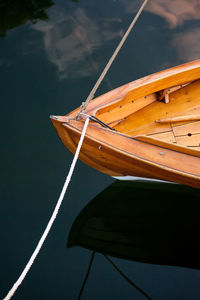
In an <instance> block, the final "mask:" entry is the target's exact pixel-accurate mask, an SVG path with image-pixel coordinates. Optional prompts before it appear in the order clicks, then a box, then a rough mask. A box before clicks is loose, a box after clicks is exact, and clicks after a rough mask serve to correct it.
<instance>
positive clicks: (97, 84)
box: [78, 0, 148, 119]
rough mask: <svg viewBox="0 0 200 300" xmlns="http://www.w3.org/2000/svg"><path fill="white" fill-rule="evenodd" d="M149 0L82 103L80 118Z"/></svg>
mask: <svg viewBox="0 0 200 300" xmlns="http://www.w3.org/2000/svg"><path fill="white" fill-rule="evenodd" d="M147 2H148V0H145V1H144V2H143V4H142V5H141V7H140V9H139V10H138V12H137V14H136V15H135V17H134V19H133V21H132V22H131V24H130V26H129V27H128V29H127V31H126V32H125V34H124V36H123V37H122V39H121V41H120V43H119V44H118V46H117V48H116V49H115V51H114V52H113V55H112V56H111V58H110V59H109V61H108V63H107V65H106V66H105V68H104V70H103V72H102V73H101V75H100V77H99V79H98V80H97V82H96V83H95V85H94V87H93V89H92V90H91V92H90V94H89V95H88V97H87V99H86V100H85V102H83V103H82V105H81V109H80V112H79V114H78V119H81V113H84V111H85V110H86V107H87V106H88V104H89V102H90V101H91V100H92V99H93V97H94V94H95V93H96V90H97V89H98V87H99V86H100V84H101V82H102V80H103V79H104V77H105V75H106V73H107V72H108V70H109V69H110V67H111V65H112V63H113V61H114V60H115V58H116V56H117V54H118V53H119V51H120V49H121V48H122V46H123V44H124V43H125V41H126V39H127V37H128V35H129V33H130V32H131V30H132V28H133V26H134V25H135V23H136V21H137V20H138V18H139V16H140V15H141V13H142V11H143V9H144V7H145V5H146V4H147Z"/></svg>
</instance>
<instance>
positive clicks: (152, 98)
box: [51, 60, 200, 188]
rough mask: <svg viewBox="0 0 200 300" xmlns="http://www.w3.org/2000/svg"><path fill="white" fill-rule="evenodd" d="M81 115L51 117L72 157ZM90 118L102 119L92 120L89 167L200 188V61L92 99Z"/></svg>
mask: <svg viewBox="0 0 200 300" xmlns="http://www.w3.org/2000/svg"><path fill="white" fill-rule="evenodd" d="M79 111H80V109H79V108H78V109H76V110H74V111H73V112H71V113H69V114H67V115H66V116H51V119H52V122H53V125H54V126H55V128H56V130H57V132H58V135H59V136H60V138H61V140H62V141H63V143H64V145H65V146H66V147H67V148H68V149H69V150H70V151H71V152H72V153H74V152H75V150H76V147H77V144H78V141H79V138H80V134H81V132H82V129H83V126H84V121H85V120H84V117H83V116H82V118H81V119H80V120H79V119H77V115H78V112H79ZM85 114H86V115H89V116H95V117H96V118H97V119H96V120H97V121H98V122H96V120H95V119H94V118H93V120H91V121H90V123H89V126H88V129H87V133H86V136H85V140H84V143H83V146H82V149H81V153H80V159H81V160H82V161H83V162H85V163H86V164H88V165H89V166H91V167H93V168H95V169H97V170H99V171H101V172H103V173H106V174H108V175H111V176H115V177H121V176H138V177H146V178H155V179H161V180H166V181H172V182H177V183H181V184H186V185H190V186H193V187H196V188H200V60H196V61H193V62H190V63H186V64H183V65H180V66H177V67H174V68H171V69H168V70H164V71H161V72H159V73H155V74H152V75H149V76H146V77H144V78H142V79H139V80H135V81H133V82H130V83H128V84H125V85H123V86H121V87H119V88H116V89H114V90H112V91H110V92H108V93H106V94H104V95H102V96H100V97H97V98H96V99H94V100H93V101H91V102H90V104H89V105H88V107H87V109H86V111H85ZM101 122H102V123H101ZM102 124H103V125H104V124H106V125H108V126H109V128H108V127H103V126H102Z"/></svg>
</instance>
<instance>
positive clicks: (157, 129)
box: [125, 123, 171, 137]
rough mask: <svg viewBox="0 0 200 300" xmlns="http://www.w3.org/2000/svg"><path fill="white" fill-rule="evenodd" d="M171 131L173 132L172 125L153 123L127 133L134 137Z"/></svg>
mask: <svg viewBox="0 0 200 300" xmlns="http://www.w3.org/2000/svg"><path fill="white" fill-rule="evenodd" d="M170 130H171V126H170V124H157V123H151V124H146V125H144V126H141V127H138V128H135V129H134V130H130V131H127V132H125V133H126V134H128V135H130V136H132V137H134V136H136V135H142V134H143V135H145V134H149V132H151V134H155V133H162V132H167V131H170Z"/></svg>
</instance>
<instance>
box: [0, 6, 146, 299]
mask: <svg viewBox="0 0 200 300" xmlns="http://www.w3.org/2000/svg"><path fill="white" fill-rule="evenodd" d="M147 2H148V0H145V1H144V2H143V4H142V6H141V7H140V9H139V11H138V12H137V14H136V16H135V17H134V19H133V21H132V22H131V24H130V26H129V28H128V30H127V31H126V33H125V34H124V36H123V38H122V39H121V41H120V43H119V45H118V46H117V48H116V50H115V51H114V53H113V55H112V56H111V58H110V60H109V61H108V63H107V65H106V67H105V68H104V70H103V72H102V74H101V75H100V77H99V79H98V80H97V82H96V84H95V85H94V87H93V89H92V90H91V92H90V94H89V96H88V97H87V99H86V101H85V102H84V103H82V105H81V110H80V112H79V114H78V118H81V117H80V116H81V115H80V113H83V112H84V111H85V109H86V107H87V105H88V104H89V102H90V100H91V99H92V98H93V96H94V94H95V92H96V90H97V88H98V87H99V85H100V84H101V82H102V80H103V78H104V77H105V75H106V73H107V72H108V70H109V68H110V67H111V65H112V63H113V61H114V59H115V58H116V56H117V54H118V52H119V50H120V49H121V48H122V46H123V44H124V42H125V41H126V39H127V37H128V35H129V33H130V32H131V30H132V28H133V26H134V24H135V23H136V21H137V19H138V18H139V16H140V14H141V13H142V11H143V9H144V7H145V5H146V4H147ZM88 124H89V117H87V118H86V120H85V124H84V127H83V131H82V134H81V137H80V141H79V143H78V146H77V149H76V153H75V155H74V159H73V161H72V164H71V167H70V170H69V173H68V175H67V177H66V179H65V183H64V185H63V188H62V191H61V193H60V196H59V199H58V201H57V204H56V207H55V209H54V211H53V214H52V216H51V218H50V220H49V222H48V224H47V227H46V229H45V231H44V233H43V235H42V237H41V238H40V240H39V242H38V244H37V246H36V248H35V250H34V252H33V254H32V255H31V257H30V259H29V261H28V263H27V265H26V266H25V268H24V270H23V271H22V273H21V275H20V276H19V278H18V280H17V281H16V282H15V283H14V285H13V286H12V288H11V289H10V291H9V292H8V294H7V295H6V297H5V298H3V300H10V299H11V298H12V296H13V295H14V293H15V292H16V290H17V289H18V287H19V286H20V284H21V283H22V281H23V280H24V278H25V277H26V275H27V273H28V271H29V270H30V268H31V266H32V264H33V263H34V261H35V259H36V257H37V255H38V253H39V252H40V249H41V248H42V245H43V243H44V241H45V239H46V237H47V235H48V233H49V231H50V230H51V227H52V225H53V222H54V221H55V219H56V216H57V214H58V211H59V209H60V206H61V204H62V201H63V199H64V196H65V193H66V190H67V188H68V185H69V182H70V180H71V177H72V175H73V171H74V168H75V165H76V162H77V160H78V156H79V153H80V149H81V146H82V143H83V140H84V137H85V133H86V130H87V127H88Z"/></svg>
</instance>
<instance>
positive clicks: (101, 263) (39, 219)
mask: <svg viewBox="0 0 200 300" xmlns="http://www.w3.org/2000/svg"><path fill="white" fill-rule="evenodd" d="M141 3H142V1H141V0H140V1H139V0H134V1H133V0H101V1H97V0H84V1H83V0H80V1H70V0H65V1H64V0H59V1H55V3H54V2H53V1H50V0H43V1H28V0H27V1H25V0H24V1H15V2H9V1H5V0H2V1H1V2H0V96H1V124H2V126H1V130H2V134H1V158H2V161H1V191H0V192H1V201H0V237H1V247H0V297H1V298H3V297H4V296H5V295H6V294H7V292H8V290H9V289H10V288H11V286H12V285H13V283H14V282H15V281H16V279H17V278H18V276H19V275H20V273H21V271H22V269H23V268H24V266H25V264H26V263H27V261H28V259H29V257H30V255H31V254H32V251H33V249H34V248H35V246H36V244H37V242H38V240H39V238H40V236H41V234H42V233H43V230H44V228H45V226H46V224H47V222H48V220H49V218H50V215H51V213H52V210H53V208H54V206H55V204H56V201H57V198H58V196H59V193H60V190H61V188H62V185H63V182H64V178H65V176H66V174H67V173H68V169H69V166H70V164H71V161H72V158H73V156H72V154H71V153H69V152H68V151H67V150H66V149H65V147H64V146H63V145H62V143H61V141H60V140H59V139H58V137H57V134H56V132H55V130H54V128H53V126H52V125H51V122H50V120H49V115H50V114H55V115H56V114H61V115H62V114H65V113H67V112H69V111H71V110H72V109H74V108H76V107H77V106H79V105H80V104H81V102H82V101H84V100H85V98H86V97H87V95H88V94H89V92H90V90H91V88H92V86H93V84H94V83H95V81H96V80H97V78H98V76H99V74H100V72H101V71H102V69H103V67H104V65H105V64H106V62H107V60H108V58H109V57H110V56H111V54H112V52H113V50H114V48H115V47H116V45H117V44H118V42H119V40H120V38H121V37H122V35H123V33H124V32H125V30H126V28H127V27H128V25H129V23H130V21H131V20H132V18H133V16H134V14H135V13H136V11H137V10H138V8H139V6H140V5H141ZM199 16H200V1H197V0H174V1H167V0H155V1H151V0H149V4H148V5H147V7H146V9H145V11H144V12H143V14H142V15H141V17H140V19H139V21H138V22H137V24H136V26H135V30H134V32H132V34H131V35H130V37H129V38H128V40H127V42H126V44H125V46H124V47H123V49H122V50H121V52H120V54H119V56H118V57H117V59H116V61H115V62H114V64H113V66H112V68H111V70H110V71H109V73H108V75H107V77H106V79H105V80H104V81H103V83H102V85H101V87H100V88H99V90H98V92H97V94H102V93H105V92H107V91H108V90H110V89H113V88H115V87H117V86H119V85H122V84H124V83H126V82H128V81H132V80H134V79H137V78H140V77H141V76H145V75H147V74H150V73H153V72H156V71H160V70H161V69H164V68H168V67H172V66H174V65H178V64H181V63H184V62H186V61H190V60H194V59H198V58H199V49H200V17H199ZM113 182H114V180H113V179H112V178H110V177H108V176H106V175H103V174H101V173H99V172H97V171H95V170H93V169H91V168H90V167H88V166H86V165H84V164H83V163H81V162H79V163H78V164H77V167H76V170H75V173H74V176H73V179H72V182H71V184H70V187H69V189H68V191H67V194H66V196H65V200H64V203H63V204H62V207H61V211H60V213H59V215H58V217H57V219H56V221H55V224H54V226H53V228H52V230H51V232H50V234H49V236H48V238H47V240H46V242H45V244H44V246H43V248H42V250H41V252H40V254H39V256H38V258H37V260H36V261H35V263H34V265H33V267H32V268H31V270H30V272H29V273H28V275H27V277H26V279H25V280H24V282H23V284H22V285H21V286H20V288H19V289H18V291H17V292H16V294H15V296H14V297H13V299H16V300H17V299H19V300H27V299H29V300H38V299H42V300H54V299H60V300H61V299H63V300H64V299H69V300H70V299H77V296H78V294H79V290H80V287H81V284H82V282H83V279H84V276H85V273H86V271H87V268H88V263H89V260H90V257H91V251H89V250H86V249H83V248H81V247H74V248H67V246H66V245H67V239H68V235H69V231H70V228H71V226H72V223H73V222H74V220H75V218H76V217H77V215H78V214H79V213H80V211H81V210H82V209H83V208H84V207H85V206H86V204H88V203H89V202H90V201H91V200H92V199H93V198H94V197H95V196H96V195H98V194H99V193H100V192H101V191H102V190H103V189H105V188H106V187H107V186H109V185H110V184H111V183H113ZM141 189H142V187H141ZM154 196H156V189H155V190H154V191H153V192H152V194H150V195H149V197H150V198H153V197H154ZM137 197H138V196H137ZM133 198H134V191H133ZM175 200H176V199H175ZM160 201H162V197H160ZM191 201H192V199H191V198H190V197H189V196H188V205H189V204H190V203H191ZM180 206H181V205H180ZM180 208H181V207H180ZM171 209H172V210H173V206H172V208H171ZM185 222H186V224H187V222H188V219H187V217H185ZM157 226H158V227H159V224H158V225H157ZM198 238H199V236H198V235H197V236H196V240H198ZM194 240H195V237H194ZM196 240H195V241H194V242H196ZM181 255H182V256H184V255H185V256H187V255H188V252H187V251H186V249H185V247H183V248H182V251H181ZM113 261H114V262H115V263H116V264H117V265H118V266H119V267H120V268H121V270H122V271H123V272H124V273H125V274H126V275H127V276H128V277H130V278H131V279H132V280H133V281H134V282H135V283H136V284H137V285H139V286H140V287H141V288H142V289H143V290H144V291H145V292H146V293H148V294H149V295H150V296H151V297H152V298H153V299H162V300H165V299H169V300H172V299H176V300H177V299H181V300H183V299H187V300H189V299H200V285H199V282H200V271H199V270H198V269H193V268H186V267H175V266H173V267H172V266H162V265H153V264H145V263H140V262H133V261H128V260H125V259H119V258H113ZM82 299H117V300H118V299H138V300H140V299H145V298H144V296H143V295H141V294H140V293H139V292H138V291H137V290H135V289H134V288H133V287H132V286H130V285H129V284H128V283H127V281H125V280H124V278H122V277H121V276H120V274H119V273H117V272H116V271H115V270H114V269H113V267H112V265H111V264H109V262H108V261H107V260H106V259H105V258H104V257H103V256H102V255H101V254H97V255H96V257H95V260H94V264H93V267H92V269H91V273H90V277H89V279H88V282H87V285H86V287H85V290H84V293H83V296H82Z"/></svg>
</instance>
